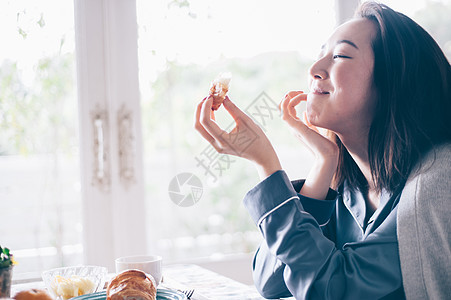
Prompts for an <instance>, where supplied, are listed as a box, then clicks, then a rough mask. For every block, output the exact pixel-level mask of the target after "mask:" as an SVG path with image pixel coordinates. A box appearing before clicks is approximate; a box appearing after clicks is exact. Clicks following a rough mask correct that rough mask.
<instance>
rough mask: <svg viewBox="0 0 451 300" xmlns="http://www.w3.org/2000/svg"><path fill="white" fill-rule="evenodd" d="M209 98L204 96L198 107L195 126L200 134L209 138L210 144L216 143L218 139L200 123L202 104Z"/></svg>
mask: <svg viewBox="0 0 451 300" xmlns="http://www.w3.org/2000/svg"><path fill="white" fill-rule="evenodd" d="M206 99H207V98H204V99H203V100H202V101H201V102H199V104H198V105H197V108H196V119H195V121H194V128H195V129H196V130H197V131H198V132H199V133H200V135H201V136H202V137H203V138H204V139H206V140H207V142H209V143H210V144H212V145H213V144H215V143H216V140H215V139H214V138H213V137H212V136H211V135H210V134H209V133H208V132H207V131H206V130H205V128H204V127H203V126H202V124H201V123H200V115H201V111H202V105H203V103H204V101H205V100H206Z"/></svg>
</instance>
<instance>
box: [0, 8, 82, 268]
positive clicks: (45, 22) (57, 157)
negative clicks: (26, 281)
mask: <svg viewBox="0 0 451 300" xmlns="http://www.w3.org/2000/svg"><path fill="white" fill-rule="evenodd" d="M73 22H74V21H73V1H68V0H65V1H57V2H55V1H39V2H36V1H26V0H21V1H1V3H0V27H1V28H2V29H1V30H2V40H3V43H2V46H1V47H0V58H1V60H0V84H1V87H0V130H1V132H2V134H1V135H0V203H1V207H2V208H1V209H0V220H1V226H0V236H1V243H2V246H6V247H9V248H10V249H11V250H13V253H14V254H15V255H16V258H17V259H18V261H19V262H20V263H19V265H17V266H16V268H15V272H14V273H15V274H19V273H24V272H40V271H42V270H43V269H48V268H52V267H57V266H60V265H64V264H80V263H82V255H81V252H82V225H81V217H82V215H81V214H82V211H81V207H80V203H81V199H80V179H79V177H80V174H79V163H80V162H79V159H78V151H79V143H78V109H77V97H76V85H75V59H74V58H75V57H74V54H75V53H74V50H75V46H74V27H73V25H74V23H73Z"/></svg>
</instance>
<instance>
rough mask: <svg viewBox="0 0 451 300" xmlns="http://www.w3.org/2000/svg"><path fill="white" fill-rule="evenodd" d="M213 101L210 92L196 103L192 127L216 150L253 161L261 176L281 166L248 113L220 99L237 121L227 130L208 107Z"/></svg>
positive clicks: (227, 100) (228, 101) (264, 136)
mask: <svg viewBox="0 0 451 300" xmlns="http://www.w3.org/2000/svg"><path fill="white" fill-rule="evenodd" d="M212 102H213V97H211V96H209V97H207V98H204V99H203V100H202V101H201V102H200V103H199V104H198V105H197V110H196V120H195V126H194V127H195V129H196V130H197V131H199V133H200V134H201V135H202V137H203V138H205V139H206V140H207V141H208V142H209V143H210V144H211V145H212V146H213V147H214V148H215V149H216V151H218V152H219V153H222V154H231V155H235V156H238V157H242V158H245V159H248V160H250V161H252V162H254V163H255V164H256V165H257V167H258V170H259V173H260V176H261V177H262V179H263V178H266V177H267V176H269V175H271V174H272V173H274V172H275V171H277V170H280V169H281V165H280V162H279V158H278V157H277V154H276V152H275V151H274V148H273V147H272V145H271V142H270V141H269V140H268V138H267V137H266V135H265V134H264V132H263V130H262V129H261V128H260V127H259V126H258V125H257V124H255V122H254V121H253V120H252V119H251V118H250V117H249V116H248V115H246V114H245V113H244V112H243V111H242V110H240V109H239V108H238V107H237V106H236V105H235V104H234V103H233V102H232V101H231V100H230V99H229V97H226V98H225V99H224V102H223V105H224V108H225V109H226V110H227V112H228V113H229V114H230V115H231V116H232V117H233V119H234V120H235V124H236V126H235V127H234V128H233V129H232V130H231V131H230V132H227V131H225V130H223V129H222V128H220V127H219V125H218V124H217V123H216V122H215V120H214V111H212V110H211V106H212Z"/></svg>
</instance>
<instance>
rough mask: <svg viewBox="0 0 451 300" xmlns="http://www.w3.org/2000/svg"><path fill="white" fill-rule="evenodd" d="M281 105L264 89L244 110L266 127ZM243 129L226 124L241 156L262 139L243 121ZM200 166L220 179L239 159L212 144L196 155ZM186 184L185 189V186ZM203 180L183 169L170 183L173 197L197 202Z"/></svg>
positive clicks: (231, 143)
mask: <svg viewBox="0 0 451 300" xmlns="http://www.w3.org/2000/svg"><path fill="white" fill-rule="evenodd" d="M278 111H279V110H278V105H277V103H275V102H274V101H273V100H272V99H271V98H270V97H269V96H268V95H267V94H266V93H265V92H262V93H261V94H260V95H259V96H258V97H257V98H255V99H254V101H252V103H250V104H249V105H248V106H247V107H246V108H245V109H244V112H245V113H246V114H247V115H248V116H249V117H250V118H251V119H252V120H253V121H254V122H255V123H256V124H257V125H259V126H260V127H261V128H262V129H263V130H264V127H265V126H266V125H267V124H268V122H269V121H271V120H273V119H274V117H275V116H277V115H278ZM242 125H243V127H240V131H234V130H233V128H234V127H235V122H232V123H231V124H230V125H229V126H227V127H226V128H225V131H226V132H228V135H227V139H226V140H225V143H227V145H228V146H229V148H230V149H232V150H233V151H234V152H235V153H234V154H235V155H237V156H240V155H241V154H242V153H243V152H244V151H245V150H246V149H247V148H248V147H249V146H250V145H252V143H253V142H254V141H255V140H256V139H258V135H257V133H256V132H254V131H253V130H252V129H251V128H250V127H248V126H246V123H245V122H242ZM194 159H195V160H196V168H199V169H201V170H202V172H203V175H204V176H206V177H208V178H210V179H213V182H216V181H217V180H218V179H219V177H221V176H222V174H223V173H224V172H225V171H227V170H228V169H230V166H231V165H232V163H234V162H236V160H235V159H233V156H231V155H228V154H220V153H218V152H217V151H216V149H215V148H214V147H213V146H211V145H209V146H207V147H206V148H204V150H202V152H201V153H199V155H196V156H195V157H194ZM184 185H187V186H185V187H184V188H185V191H183V189H182V188H181V187H183V186H184ZM202 193H203V188H202V183H201V181H200V180H199V178H198V177H196V176H195V175H194V174H192V173H180V174H178V175H177V176H175V177H174V178H173V179H172V180H171V183H170V185H169V196H170V197H171V200H172V201H173V202H174V203H175V204H177V205H179V206H191V205H194V204H195V203H196V202H198V201H199V199H200V198H201V197H202Z"/></svg>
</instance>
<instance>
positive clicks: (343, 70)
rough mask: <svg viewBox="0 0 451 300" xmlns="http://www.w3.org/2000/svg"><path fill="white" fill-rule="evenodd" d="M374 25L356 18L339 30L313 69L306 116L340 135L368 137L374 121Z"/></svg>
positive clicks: (313, 122) (310, 74) (316, 123)
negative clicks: (366, 135)
mask: <svg viewBox="0 0 451 300" xmlns="http://www.w3.org/2000/svg"><path fill="white" fill-rule="evenodd" d="M375 35H376V28H375V25H374V24H373V23H372V22H371V21H370V20H367V19H353V20H351V21H349V22H347V23H345V24H343V25H341V26H340V27H338V28H337V29H336V30H335V32H334V33H333V34H332V36H331V37H330V38H329V39H328V41H327V43H326V44H325V45H323V47H322V48H321V53H320V55H319V58H318V60H317V61H316V62H315V63H314V64H313V65H312V66H311V67H310V70H309V86H310V93H309V94H308V97H307V117H308V120H309V121H310V123H312V124H313V125H315V126H318V127H322V128H327V129H329V130H332V131H334V132H335V133H337V134H339V135H349V134H357V133H362V132H363V133H366V134H368V130H369V127H370V125H371V122H372V120H373V114H374V107H375V99H376V97H375V92H374V88H373V85H372V82H373V69H374V53H373V50H372V46H371V42H372V40H373V37H374V36H375Z"/></svg>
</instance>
